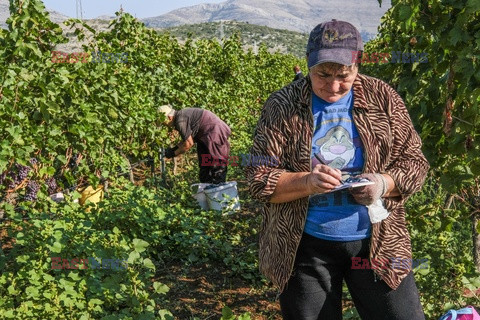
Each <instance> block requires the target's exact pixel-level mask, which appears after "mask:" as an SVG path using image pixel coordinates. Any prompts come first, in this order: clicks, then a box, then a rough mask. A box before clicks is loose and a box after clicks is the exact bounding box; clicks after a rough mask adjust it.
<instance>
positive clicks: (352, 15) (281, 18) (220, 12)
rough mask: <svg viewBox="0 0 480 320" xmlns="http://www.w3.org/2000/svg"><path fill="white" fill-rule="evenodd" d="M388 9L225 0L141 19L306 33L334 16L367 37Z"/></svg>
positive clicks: (328, 0) (352, 0)
mask: <svg viewBox="0 0 480 320" xmlns="http://www.w3.org/2000/svg"><path fill="white" fill-rule="evenodd" d="M388 8H390V3H389V1H388V3H385V1H384V3H383V4H382V7H380V5H379V3H378V1H377V0H363V1H358V0H342V1H338V0H228V1H225V2H221V3H215V4H200V5H196V6H191V7H185V8H181V9H177V10H174V11H171V12H169V13H167V14H164V15H160V16H157V17H152V18H145V19H142V21H143V22H144V23H145V24H146V25H147V26H149V27H155V28H166V27H172V26H177V25H182V24H193V23H202V22H213V21H222V20H237V21H244V22H248V23H250V24H256V25H263V26H268V27H271V28H276V29H286V30H291V31H297V32H301V33H308V32H310V30H312V29H313V28H314V27H315V26H316V25H317V24H318V23H320V22H322V21H328V20H331V19H337V20H344V21H348V22H350V23H352V24H353V25H354V26H356V27H357V28H358V29H359V31H360V32H361V33H362V37H363V38H364V40H367V39H370V38H372V37H373V36H374V35H375V34H376V33H377V28H378V26H379V25H380V18H381V17H382V16H383V14H384V13H385V12H386V11H387V9H388Z"/></svg>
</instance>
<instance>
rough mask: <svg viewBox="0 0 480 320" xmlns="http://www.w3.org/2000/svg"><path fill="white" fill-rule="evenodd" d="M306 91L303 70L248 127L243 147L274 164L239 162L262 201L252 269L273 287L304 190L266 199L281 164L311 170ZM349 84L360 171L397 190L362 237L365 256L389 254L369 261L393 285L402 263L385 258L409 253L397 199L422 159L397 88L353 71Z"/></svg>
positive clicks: (296, 228) (283, 273)
mask: <svg viewBox="0 0 480 320" xmlns="http://www.w3.org/2000/svg"><path fill="white" fill-rule="evenodd" d="M311 92H312V88H311V81H310V77H308V76H307V77H305V78H304V79H302V80H299V81H296V82H293V83H291V84H289V85H287V86H286V87H284V88H282V89H280V90H279V91H277V92H274V93H273V94H272V95H271V96H270V97H269V99H268V100H267V101H266V102H265V104H264V107H263V109H262V114H261V117H260V119H259V121H258V123H257V127H256V129H255V137H254V141H253V146H252V148H251V155H252V156H266V157H268V158H272V157H276V158H278V160H279V161H278V165H275V166H271V165H270V166H268V165H259V164H255V165H251V166H247V167H246V169H245V170H246V175H247V179H248V183H249V189H250V194H251V195H252V196H253V197H254V198H256V199H259V200H260V201H262V202H264V207H263V210H262V216H263V220H262V224H261V228H260V234H259V266H260V271H261V272H262V273H263V274H264V275H265V276H266V277H267V278H269V279H270V280H271V281H272V282H273V284H274V285H275V286H277V287H278V288H279V289H280V291H283V289H284V287H285V284H286V283H287V281H288V279H289V278H290V275H291V273H292V269H293V263H294V259H295V254H296V250H297V248H298V245H299V242H300V238H301V237H302V233H303V228H304V224H305V220H306V215H307V209H308V197H306V198H302V199H298V200H295V201H291V202H286V203H270V202H269V200H270V197H271V195H272V193H273V191H274V189H275V186H276V184H277V181H278V178H279V177H280V175H281V174H282V173H283V172H285V171H288V172H310V171H311V163H310V154H311V149H312V134H313V115H312V111H311V109H312V106H311V100H312V99H311ZM353 92H354V105H353V119H354V122H355V124H356V126H357V129H358V132H359V135H360V138H361V140H362V142H363V146H364V148H365V149H364V157H365V165H364V168H363V171H364V172H365V173H386V174H389V175H390V176H391V177H392V178H393V180H394V181H395V184H396V186H397V188H398V189H399V191H400V194H401V196H399V197H395V198H386V199H384V200H385V206H386V208H387V210H388V211H389V212H390V215H389V216H388V218H386V219H385V220H383V221H381V222H379V223H375V224H373V226H372V236H371V241H370V261H371V262H374V261H386V260H388V261H389V266H388V267H387V268H385V267H384V266H380V265H379V264H378V263H372V266H371V267H372V269H374V271H375V273H376V274H377V275H378V276H379V277H380V278H381V279H382V280H384V281H385V282H386V283H387V284H388V285H389V286H390V287H391V288H393V289H396V288H397V287H398V286H399V284H400V282H401V281H402V279H403V278H404V277H405V276H406V275H407V274H408V273H409V270H408V269H400V268H392V267H391V265H390V263H391V259H393V258H395V259H411V258H412V254H411V244H410V236H409V234H408V231H407V228H406V223H405V209H404V202H405V200H406V199H407V198H408V197H409V196H410V195H412V194H413V193H414V192H416V191H418V190H419V189H420V188H421V186H422V184H423V182H424V180H425V177H426V174H427V171H428V169H429V164H428V162H427V160H426V159H425V157H424V155H423V154H422V151H421V140H420V137H419V135H418V134H417V132H416V131H415V129H414V127H413V125H412V122H411V120H410V116H409V114H408V112H407V109H406V108H405V104H404V103H403V101H402V99H401V97H400V96H399V95H398V93H396V92H395V91H394V90H393V89H392V88H391V87H390V86H388V85H387V84H386V83H384V82H383V81H381V80H379V79H375V78H372V77H368V76H365V75H361V74H358V76H357V78H356V79H355V81H354V83H353ZM410 261H411V260H410Z"/></svg>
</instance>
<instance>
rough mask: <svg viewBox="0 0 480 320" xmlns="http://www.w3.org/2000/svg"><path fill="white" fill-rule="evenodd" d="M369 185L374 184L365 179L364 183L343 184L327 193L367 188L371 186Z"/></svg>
mask: <svg viewBox="0 0 480 320" xmlns="http://www.w3.org/2000/svg"><path fill="white" fill-rule="evenodd" d="M371 184H375V182H372V181H369V180H366V179H365V181H358V182H345V183H343V184H341V185H339V186H338V187H336V188H334V189H332V191H329V192H335V191H338V190H343V189H348V188H358V187H363V186H368V185H371Z"/></svg>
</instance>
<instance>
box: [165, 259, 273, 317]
mask: <svg viewBox="0 0 480 320" xmlns="http://www.w3.org/2000/svg"><path fill="white" fill-rule="evenodd" d="M222 268H225V267H223V266H220V265H198V266H194V267H188V268H187V267H183V266H180V265H178V264H177V265H171V266H168V267H166V268H164V269H163V270H162V273H161V274H160V277H161V278H162V282H163V283H164V284H166V285H167V286H169V287H170V291H169V292H168V293H167V300H168V307H167V306H166V308H168V310H169V311H170V312H172V313H173V314H174V315H175V318H176V319H182V320H183V319H188V320H192V319H194V318H197V319H202V320H206V319H212V320H214V319H220V317H221V314H222V308H223V307H224V306H228V307H229V308H230V309H232V311H233V313H234V314H235V315H237V316H238V315H241V314H243V313H245V312H250V314H251V318H252V319H259V320H267V319H271V320H277V319H278V320H280V319H281V316H280V307H279V304H278V301H276V299H275V298H276V291H275V290H274V289H271V288H270V289H269V288H268V287H263V288H261V289H255V288H252V285H251V283H247V282H246V281H245V280H243V279H240V278H233V277H231V276H229V271H228V270H225V269H222Z"/></svg>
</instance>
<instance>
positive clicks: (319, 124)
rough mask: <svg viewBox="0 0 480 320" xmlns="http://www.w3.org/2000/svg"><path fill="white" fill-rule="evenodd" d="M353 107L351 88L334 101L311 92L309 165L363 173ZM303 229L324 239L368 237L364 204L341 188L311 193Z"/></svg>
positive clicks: (347, 239) (345, 239)
mask: <svg viewBox="0 0 480 320" xmlns="http://www.w3.org/2000/svg"><path fill="white" fill-rule="evenodd" d="M352 109H353V89H352V90H350V92H349V93H348V94H347V95H346V96H345V97H343V98H341V99H340V100H338V101H337V102H333V103H328V102H326V101H325V100H322V99H321V98H319V97H318V96H317V95H315V94H312V113H313V119H314V126H315V128H314V133H313V141H312V159H311V161H312V168H314V167H315V166H316V165H317V164H320V163H323V164H327V165H329V166H330V167H332V168H337V169H339V170H341V171H342V173H348V174H350V175H356V174H359V173H361V172H362V168H363V164H364V160H363V145H362V142H361V140H360V137H359V135H358V131H357V128H356V126H355V124H354V122H353V118H352ZM304 231H305V232H306V233H308V234H309V235H312V236H314V237H317V238H321V239H325V240H333V241H352V240H360V239H365V238H368V237H370V234H371V223H370V219H369V217H368V212H367V207H366V206H364V205H360V204H358V203H357V202H356V201H355V199H354V198H353V196H352V195H351V194H350V192H349V191H348V189H343V190H340V191H335V192H329V193H326V194H318V195H311V196H310V201H309V206H308V214H307V221H306V224H305V229H304Z"/></svg>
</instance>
